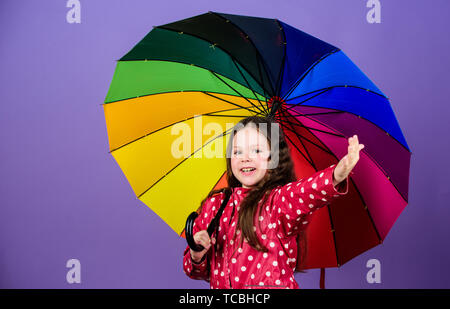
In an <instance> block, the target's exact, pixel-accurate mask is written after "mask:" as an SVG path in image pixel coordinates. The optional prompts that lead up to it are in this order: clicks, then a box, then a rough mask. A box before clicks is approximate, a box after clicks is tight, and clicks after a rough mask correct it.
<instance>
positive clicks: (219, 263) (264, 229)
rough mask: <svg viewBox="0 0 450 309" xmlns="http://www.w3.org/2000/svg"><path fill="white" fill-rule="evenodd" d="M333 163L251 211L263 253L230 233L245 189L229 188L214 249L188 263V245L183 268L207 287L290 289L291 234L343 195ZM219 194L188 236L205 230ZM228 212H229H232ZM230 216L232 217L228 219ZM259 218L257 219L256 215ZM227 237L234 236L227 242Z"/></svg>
mask: <svg viewBox="0 0 450 309" xmlns="http://www.w3.org/2000/svg"><path fill="white" fill-rule="evenodd" d="M334 168H335V165H334V164H333V165H331V166H330V167H328V168H326V169H324V170H321V171H318V172H316V173H315V174H313V175H312V176H311V177H309V178H308V179H306V178H304V179H300V180H297V181H295V182H291V183H288V184H286V185H284V186H278V187H276V188H274V189H273V190H272V192H271V193H270V195H269V198H268V199H267V202H266V204H265V205H261V202H260V204H259V207H263V209H262V212H261V215H259V209H258V210H257V212H256V215H257V216H256V217H255V219H254V220H255V221H254V223H255V224H254V229H255V230H256V234H257V237H258V238H259V241H260V243H261V244H263V245H264V246H265V247H266V248H267V249H268V250H269V252H267V253H264V252H259V251H257V250H255V249H254V248H252V247H251V246H250V245H249V243H248V242H247V240H244V241H243V242H242V246H240V244H241V239H240V237H241V233H240V231H236V236H235V230H236V226H237V222H238V215H237V214H238V212H239V205H240V204H241V202H242V200H243V199H244V197H245V196H246V194H247V193H248V192H249V191H250V190H251V189H249V188H243V187H238V188H233V192H232V194H231V196H230V200H229V202H228V205H227V206H226V207H225V209H224V211H223V214H222V217H221V218H220V225H219V228H218V229H219V230H218V234H217V240H216V241H217V248H215V246H214V245H212V246H211V247H210V249H209V251H208V252H207V253H206V254H205V256H204V258H203V261H202V262H200V263H198V264H196V263H194V262H193V261H192V259H191V255H190V250H189V246H188V247H187V248H186V250H185V251H184V257H183V269H184V272H185V273H186V275H187V276H189V277H190V278H192V279H197V280H206V281H208V282H209V283H210V287H211V288H212V289H216V288H219V289H230V288H233V289H252V288H283V289H285V288H290V289H292V288H294V289H298V288H299V286H298V284H297V282H296V281H295V279H294V270H295V266H296V259H297V239H296V236H297V233H298V232H299V230H301V229H303V228H305V227H306V226H307V224H308V222H309V220H310V215H311V214H312V213H313V212H314V211H315V210H316V209H319V208H320V207H322V206H325V205H326V204H328V203H329V202H331V201H332V200H333V199H334V198H337V197H339V196H341V195H345V194H347V192H348V179H345V180H344V181H343V182H341V183H340V184H339V185H338V188H335V187H334V186H333V181H332V179H333V178H332V175H333V171H334ZM223 197H224V193H219V194H216V195H214V196H211V197H210V198H208V199H207V200H206V201H205V203H204V206H203V208H202V212H201V214H200V215H199V216H198V217H197V218H196V220H195V224H194V226H193V235H195V233H197V232H198V231H201V230H206V229H207V227H208V225H209V223H210V222H211V220H212V218H214V216H215V215H216V213H217V211H218V210H219V208H220V205H221V204H222V201H223ZM233 209H234V211H233ZM232 214H233V216H232ZM258 215H259V216H258ZM233 236H235V238H234V239H233Z"/></svg>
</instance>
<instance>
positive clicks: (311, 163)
mask: <svg viewBox="0 0 450 309" xmlns="http://www.w3.org/2000/svg"><path fill="white" fill-rule="evenodd" d="M280 125H281V126H282V127H285V125H283V124H281V123H280ZM286 129H289V128H286ZM285 137H286V138H287V139H288V140H289V141H290V142H291V144H292V145H293V146H294V147H295V149H297V151H298V152H299V153H300V154H301V155H302V156H303V157H304V158H305V160H306V161H307V162H308V163H309V164H310V165H312V166H314V163H313V162H311V161H310V160H309V158H307V157H306V156H305V154H304V153H303V152H302V151H301V150H300V149H299V148H298V147H297V145H296V144H295V143H294V142H293V141H292V140H291V138H290V137H289V136H287V134H285Z"/></svg>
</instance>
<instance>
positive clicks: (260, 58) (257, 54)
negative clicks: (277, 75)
mask: <svg viewBox="0 0 450 309" xmlns="http://www.w3.org/2000/svg"><path fill="white" fill-rule="evenodd" d="M211 13H213V14H214V15H216V16H218V17H219V18H221V19H223V20H225V21H226V20H227V19H226V18H225V17H223V16H221V15H219V14H217V13H216V12H211ZM230 24H232V25H233V26H234V27H235V28H236V29H238V30H239V31H240V32H242V33H243V34H244V35H245V36H246V38H247V40H248V41H249V42H250V44H252V46H253V49H254V50H255V53H256V59H257V60H262V61H263V62H262V64H263V65H264V66H265V62H264V60H263V58H262V55H261V54H260V52H259V50H258V48H256V45H255V43H253V40H252V39H251V38H250V36H249V35H248V34H247V33H246V32H245V31H244V30H242V29H241V28H240V27H239V26H238V25H236V24H235V23H233V22H231V21H230ZM258 62H259V61H258ZM258 68H259V66H258ZM265 72H266V73H267V72H268V71H267V68H266V69H265ZM259 77H261V81H262V82H263V87H262V88H263V89H265V88H264V79H262V76H261V72H260V76H259ZM267 77H268V76H267ZM269 81H270V79H269ZM269 86H270V88H271V89H270V90H271V91H272V93H273V90H274V89H273V87H272V85H271V84H270V83H269Z"/></svg>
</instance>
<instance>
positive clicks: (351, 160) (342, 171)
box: [333, 135, 364, 186]
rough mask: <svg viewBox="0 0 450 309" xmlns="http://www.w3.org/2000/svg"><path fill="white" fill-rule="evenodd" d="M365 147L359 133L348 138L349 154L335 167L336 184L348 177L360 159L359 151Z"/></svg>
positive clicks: (334, 183)
mask: <svg viewBox="0 0 450 309" xmlns="http://www.w3.org/2000/svg"><path fill="white" fill-rule="evenodd" d="M363 148H364V145H363V144H359V142H358V136H357V135H353V137H350V138H349V139H348V154H346V155H345V156H344V157H343V158H342V159H341V160H340V161H339V163H338V164H337V166H336V168H335V169H334V174H333V176H334V177H333V185H335V186H336V185H337V184H339V183H340V182H341V181H343V180H344V179H346V178H347V177H348V175H349V174H350V172H351V171H352V169H353V168H354V167H355V165H356V163H357V162H358V160H359V151H360V150H361V149H363Z"/></svg>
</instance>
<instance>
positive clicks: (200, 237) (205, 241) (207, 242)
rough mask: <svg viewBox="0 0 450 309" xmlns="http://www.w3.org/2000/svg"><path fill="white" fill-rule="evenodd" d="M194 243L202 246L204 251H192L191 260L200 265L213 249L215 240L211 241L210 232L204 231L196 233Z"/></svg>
mask: <svg viewBox="0 0 450 309" xmlns="http://www.w3.org/2000/svg"><path fill="white" fill-rule="evenodd" d="M194 242H195V243H196V244H198V245H202V246H203V248H205V249H203V250H202V251H199V252H196V251H194V250H192V249H191V258H192V260H193V261H194V262H196V263H199V262H200V261H201V260H202V258H203V256H204V255H205V254H206V252H208V250H209V248H211V244H214V243H215V239H214V238H212V239H210V237H209V235H208V232H207V231H205V230H203V231H199V232H197V233H195V235H194Z"/></svg>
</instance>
